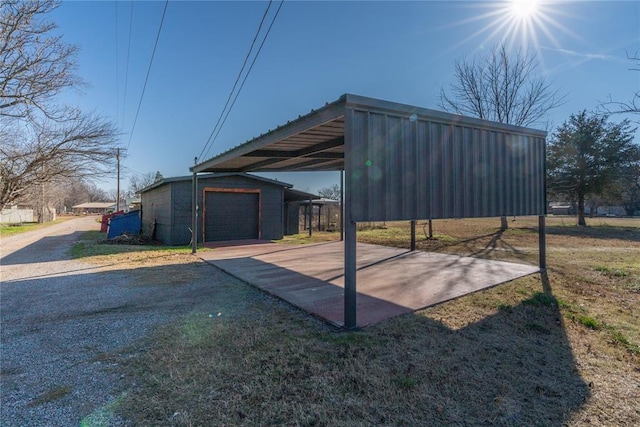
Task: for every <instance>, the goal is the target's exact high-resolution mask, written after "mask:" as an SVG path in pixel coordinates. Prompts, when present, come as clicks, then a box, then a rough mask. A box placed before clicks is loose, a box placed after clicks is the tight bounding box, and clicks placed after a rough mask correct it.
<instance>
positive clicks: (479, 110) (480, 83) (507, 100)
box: [440, 44, 565, 230]
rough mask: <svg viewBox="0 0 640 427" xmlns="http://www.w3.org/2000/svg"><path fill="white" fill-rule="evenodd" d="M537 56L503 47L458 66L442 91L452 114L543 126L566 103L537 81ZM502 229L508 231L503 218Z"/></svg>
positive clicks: (443, 105)
mask: <svg viewBox="0 0 640 427" xmlns="http://www.w3.org/2000/svg"><path fill="white" fill-rule="evenodd" d="M537 66H538V62H537V61H536V58H535V56H529V55H526V54H523V53H522V51H520V50H518V51H517V52H515V53H513V54H510V53H509V52H508V51H507V48H506V46H505V45H504V44H502V45H500V46H498V47H495V48H494V49H493V50H492V51H491V53H490V54H489V56H487V57H485V58H480V59H474V60H471V61H467V60H462V61H457V62H456V63H455V71H454V78H455V82H454V83H452V84H451V85H450V86H449V92H448V93H447V91H445V89H444V88H442V89H441V90H440V106H441V107H442V108H443V109H444V110H446V111H449V112H454V113H457V114H461V115H467V116H473V117H478V118H480V119H484V120H491V121H495V122H499V123H507V124H511V125H516V126H531V125H536V124H537V125H542V124H543V122H544V120H545V117H546V115H547V113H548V112H549V111H550V110H552V109H554V108H556V107H558V106H559V105H561V104H562V103H563V102H564V98H565V97H564V96H562V95H559V94H558V92H557V91H555V90H553V89H552V88H551V86H550V84H548V83H547V82H546V81H545V79H544V78H542V77H536V76H535V71H536V68H537ZM501 220H502V221H501V222H502V227H501V228H502V229H503V230H504V229H506V228H507V227H508V223H507V219H506V217H502V219H501Z"/></svg>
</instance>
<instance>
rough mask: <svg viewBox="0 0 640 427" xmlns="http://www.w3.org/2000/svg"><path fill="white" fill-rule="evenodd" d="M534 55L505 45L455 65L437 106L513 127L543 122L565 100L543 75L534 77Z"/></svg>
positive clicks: (535, 62) (535, 63)
mask: <svg viewBox="0 0 640 427" xmlns="http://www.w3.org/2000/svg"><path fill="white" fill-rule="evenodd" d="M537 66H538V62H537V61H536V58H535V56H528V55H525V54H523V53H522V52H521V51H520V50H518V51H517V52H515V53H513V54H509V52H508V51H507V48H506V46H505V45H504V44H502V45H500V46H498V47H496V48H494V49H493V50H492V51H491V54H490V55H489V56H488V57H486V58H481V59H479V60H475V59H474V60H472V61H467V60H462V61H458V62H456V64H455V73H454V76H455V80H456V81H455V83H452V84H451V85H450V87H449V90H450V93H449V94H448V93H447V92H446V91H445V90H444V88H443V89H441V90H440V106H441V107H442V108H443V109H445V110H446V111H450V112H455V113H457V114H462V115H468V116H473V117H478V118H480V119H485V120H492V121H495V122H499V123H508V124H511V125H516V126H531V125H534V124H538V125H540V124H542V122H543V121H544V119H545V117H546V115H547V113H548V112H549V111H550V110H552V109H554V108H556V107H558V106H559V105H561V104H562V103H563V102H564V98H565V97H564V96H561V95H559V94H558V92H557V91H554V90H552V88H551V85H550V84H548V83H547V82H546V81H545V79H544V78H542V77H535V71H536V68H537Z"/></svg>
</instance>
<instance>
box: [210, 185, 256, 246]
mask: <svg viewBox="0 0 640 427" xmlns="http://www.w3.org/2000/svg"><path fill="white" fill-rule="evenodd" d="M259 220H260V196H259V194H258V193H228V192H218V191H215V192H210V191H208V192H206V193H205V224H204V240H205V241H206V242H212V241H221V240H243V239H258V238H259Z"/></svg>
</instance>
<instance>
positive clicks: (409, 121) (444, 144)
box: [345, 108, 545, 221]
mask: <svg viewBox="0 0 640 427" xmlns="http://www.w3.org/2000/svg"><path fill="white" fill-rule="evenodd" d="M348 110H349V112H348V114H347V115H346V116H345V117H346V120H350V121H351V122H350V126H346V130H347V131H348V132H349V135H348V137H346V138H345V141H348V142H346V143H348V144H350V147H349V148H348V149H347V150H346V151H348V152H349V153H350V161H351V174H350V175H351V176H347V180H348V185H350V186H351V189H352V193H351V194H352V197H353V199H352V206H353V211H352V215H353V217H352V218H353V220H354V221H383V220H387V221H391V220H407V219H429V218H430V219H439V218H472V217H492V216H500V215H509V216H511V215H513V216H523V215H542V214H544V212H545V206H544V205H545V192H544V161H545V159H544V145H545V139H544V138H543V137H541V136H540V132H537V133H534V132H532V133H528V132H527V130H526V129H521V130H517V129H515V130H512V129H509V130H504V129H500V128H499V127H495V128H494V127H492V126H491V124H490V123H487V124H486V125H483V124H479V123H478V122H477V121H470V123H465V120H464V118H460V117H456V120H451V121H449V122H448V121H446V120H443V119H442V118H441V117H438V118H435V119H431V118H429V117H424V116H417V115H416V114H407V115H402V114H394V113H391V112H388V111H377V110H376V109H375V108H372V109H363V108H353V109H348ZM348 161H349V160H348Z"/></svg>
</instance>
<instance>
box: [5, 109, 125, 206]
mask: <svg viewBox="0 0 640 427" xmlns="http://www.w3.org/2000/svg"><path fill="white" fill-rule="evenodd" d="M115 134H116V133H115V130H114V128H113V126H112V125H111V124H109V123H106V122H102V121H101V120H99V119H98V118H95V117H92V116H85V115H79V116H76V117H75V119H74V120H70V121H66V122H64V123H57V122H52V121H45V122H44V123H41V124H39V125H38V126H37V127H33V128H32V131H31V132H26V131H25V132H22V133H20V134H13V135H7V134H6V133H2V134H0V208H4V207H5V206H6V205H8V204H10V203H12V202H15V201H17V200H20V198H21V197H22V196H23V195H25V194H27V191H28V190H29V188H31V187H33V186H38V185H41V184H43V183H48V182H53V181H56V180H60V179H65V178H75V177H84V178H90V177H95V176H103V175H105V174H108V173H109V169H108V167H109V166H111V165H113V163H114V161H115V154H114V151H113V148H112V145H113V143H114V139H115ZM100 166H102V167H100Z"/></svg>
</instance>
